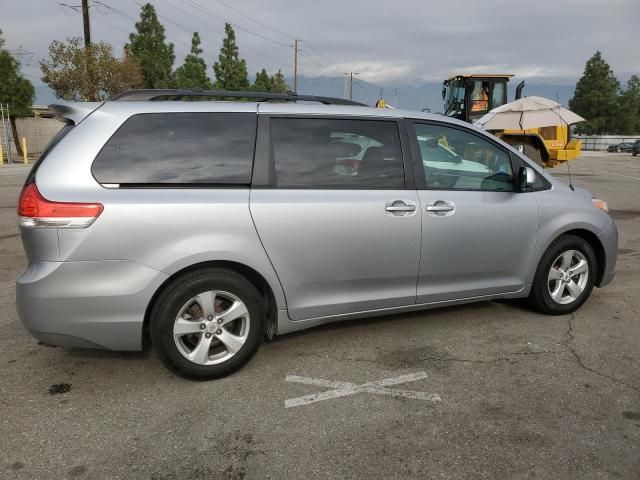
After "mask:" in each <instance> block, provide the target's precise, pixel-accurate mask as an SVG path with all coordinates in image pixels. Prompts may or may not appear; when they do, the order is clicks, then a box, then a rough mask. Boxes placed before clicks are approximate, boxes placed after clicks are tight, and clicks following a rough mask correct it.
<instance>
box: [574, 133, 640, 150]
mask: <svg viewBox="0 0 640 480" xmlns="http://www.w3.org/2000/svg"><path fill="white" fill-rule="evenodd" d="M571 138H575V139H577V140H582V149H583V150H606V149H607V147H608V146H609V145H616V144H618V143H622V142H630V143H633V142H635V141H636V140H640V136H638V135H635V136H634V135H628V136H623V135H599V136H596V135H572V136H571Z"/></svg>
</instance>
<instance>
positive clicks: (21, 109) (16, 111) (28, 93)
mask: <svg viewBox="0 0 640 480" xmlns="http://www.w3.org/2000/svg"><path fill="white" fill-rule="evenodd" d="M34 94H35V92H34V90H33V85H32V84H31V82H30V81H29V80H27V79H26V78H24V77H23V76H22V74H21V73H20V64H19V63H18V61H17V60H16V59H15V58H13V55H11V54H10V53H9V52H8V51H7V50H6V49H5V48H4V39H3V38H2V30H0V103H1V104H3V105H7V104H8V105H9V122H10V123H11V131H12V133H13V143H14V144H15V146H16V150H17V152H18V155H19V156H22V145H21V144H20V139H19V138H18V130H17V128H16V118H22V117H27V116H30V115H32V114H33V112H32V110H31V105H32V104H33V97H34Z"/></svg>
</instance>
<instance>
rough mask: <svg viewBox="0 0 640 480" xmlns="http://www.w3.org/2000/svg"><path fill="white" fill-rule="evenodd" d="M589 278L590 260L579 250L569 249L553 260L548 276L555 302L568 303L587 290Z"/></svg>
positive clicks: (550, 290)
mask: <svg viewBox="0 0 640 480" xmlns="http://www.w3.org/2000/svg"><path fill="white" fill-rule="evenodd" d="M588 279H589V262H588V261H587V258H586V257H585V256H584V255H583V254H582V252H580V251H578V250H567V251H565V252H563V253H561V254H560V255H558V257H557V258H556V259H555V260H554V261H553V263H552V264H551V268H550V270H549V275H548V278H547V280H548V281H547V288H548V290H549V295H550V296H551V298H552V299H553V301H554V302H556V303H559V304H561V305H567V304H569V303H572V302H574V301H575V300H576V299H577V298H578V297H579V296H580V295H581V294H582V292H583V291H584V290H585V288H586V286H587V280H588Z"/></svg>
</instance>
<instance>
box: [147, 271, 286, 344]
mask: <svg viewBox="0 0 640 480" xmlns="http://www.w3.org/2000/svg"><path fill="white" fill-rule="evenodd" d="M205 268H220V269H226V270H230V271H233V272H236V273H238V274H240V275H242V276H243V277H245V278H246V279H247V280H248V281H249V282H251V284H252V285H253V286H254V287H255V288H256V290H258V292H259V293H260V295H261V296H262V299H263V300H264V305H265V317H266V325H265V331H266V334H267V337H268V338H273V337H274V336H275V334H276V333H277V325H278V304H277V301H276V297H275V293H274V291H273V288H272V287H271V285H270V284H269V282H268V281H267V280H266V278H265V277H264V276H263V275H262V274H261V273H260V272H258V271H257V270H255V269H254V268H252V267H250V266H248V265H245V264H243V263H240V262H236V261H230V260H209V261H202V262H198V263H194V264H191V265H188V266H186V267H183V268H182V269H180V270H177V271H176V272H174V273H173V274H171V275H170V276H169V277H168V278H167V279H166V280H165V281H164V282H162V284H161V285H160V286H159V287H158V288H157V289H156V291H155V293H154V294H153V296H152V297H151V299H150V300H149V303H148V305H147V308H146V310H145V314H144V320H143V326H142V348H143V349H145V350H146V349H147V348H148V347H149V346H150V343H151V335H150V330H149V329H150V325H151V310H152V309H153V306H154V304H155V302H156V301H157V299H158V297H159V296H160V295H161V294H162V293H163V292H164V291H165V290H166V289H167V288H168V287H169V285H171V284H172V283H173V282H174V281H176V280H178V279H179V278H180V277H182V276H184V275H186V274H187V273H190V272H193V271H196V270H201V269H205Z"/></svg>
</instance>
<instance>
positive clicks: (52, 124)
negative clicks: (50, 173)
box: [0, 116, 64, 162]
mask: <svg viewBox="0 0 640 480" xmlns="http://www.w3.org/2000/svg"><path fill="white" fill-rule="evenodd" d="M63 125H64V124H63V123H62V122H59V121H58V120H56V119H54V118H42V117H39V116H36V117H28V118H18V119H17V120H16V127H17V130H18V137H19V138H20V139H22V137H25V138H26V139H27V151H28V153H29V157H34V156H38V155H39V154H40V153H41V152H42V150H44V147H46V146H47V144H48V143H49V141H50V140H51V138H53V136H54V135H55V134H56V133H58V130H60V129H61V128H62V127H63ZM7 133H8V139H9V143H10V145H11V156H12V160H13V162H21V161H22V158H18V155H17V153H16V148H15V145H14V144H13V134H12V132H11V127H10V125H9V123H8V122H7ZM0 142H2V149H3V150H5V149H6V147H5V145H6V143H5V136H4V129H3V128H2V124H1V123H0ZM4 157H5V158H4V161H5V162H6V161H7V154H6V152H5V154H4Z"/></svg>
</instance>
